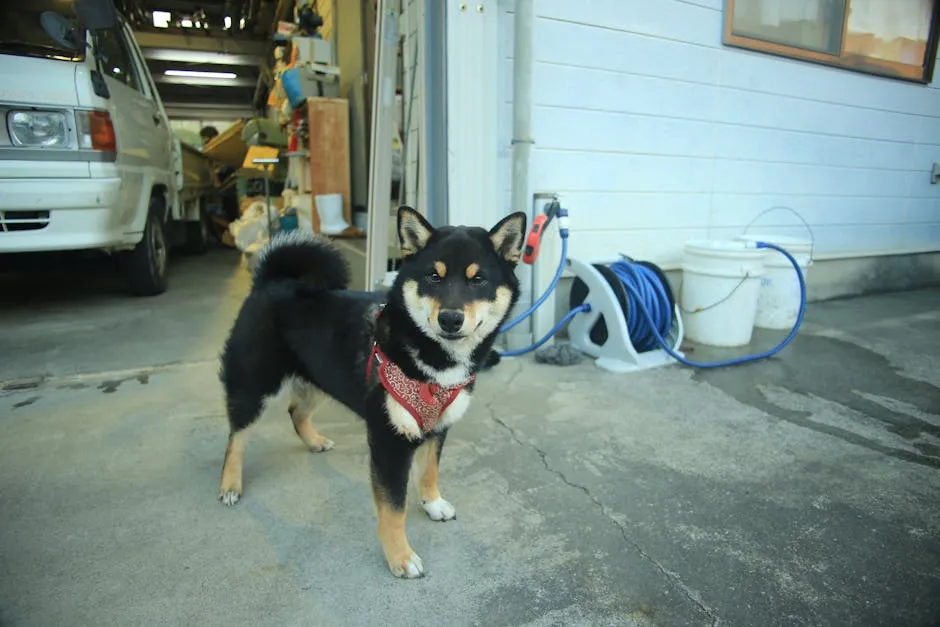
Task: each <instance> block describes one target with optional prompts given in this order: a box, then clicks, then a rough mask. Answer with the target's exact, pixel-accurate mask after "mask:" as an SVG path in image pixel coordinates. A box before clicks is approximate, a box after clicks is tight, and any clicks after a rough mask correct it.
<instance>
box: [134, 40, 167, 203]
mask: <svg viewBox="0 0 940 627" xmlns="http://www.w3.org/2000/svg"><path fill="white" fill-rule="evenodd" d="M124 38H125V40H126V41H127V46H128V50H130V51H131V54H132V56H133V58H134V65H135V66H136V67H137V74H138V76H139V77H140V82H141V84H142V87H143V88H142V89H141V90H140V92H141V94H142V95H143V97H144V100H142V101H141V102H140V107H141V111H142V115H143V114H146V115H143V117H146V118H147V119H148V120H149V121H150V123H151V126H150V138H151V139H152V144H151V146H150V147H149V151H150V155H151V159H150V163H149V165H150V167H151V168H152V169H153V171H152V177H153V180H155V181H158V182H161V183H164V184H166V185H167V186H168V187H172V185H171V180H172V178H173V174H174V171H175V168H174V163H173V138H174V134H173V130H172V129H171V128H170V121H169V119H168V118H167V115H166V111H165V110H164V108H163V104H162V102H161V101H160V94H159V93H158V92H157V86H156V85H155V84H154V81H153V77H152V76H151V75H150V70H149V69H148V68H147V62H146V61H145V60H144V56H143V53H142V52H141V51H140V47H139V46H138V45H137V41H136V40H135V39H134V32H133V30H131V27H130V25H128V24H127V23H124Z"/></svg>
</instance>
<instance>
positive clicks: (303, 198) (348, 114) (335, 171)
mask: <svg viewBox="0 0 940 627" xmlns="http://www.w3.org/2000/svg"><path fill="white" fill-rule="evenodd" d="M115 4H116V7H117V9H118V10H119V11H120V12H121V14H122V15H124V16H125V18H126V19H127V21H128V23H129V25H130V26H131V27H132V29H133V31H134V34H135V37H136V38H137V41H138V44H139V45H140V48H141V50H142V52H143V55H144V57H145V60H146V63H147V65H148V66H149V69H150V72H151V74H152V76H153V77H154V81H155V82H156V84H157V89H158V91H159V92H160V96H161V99H162V100H163V103H164V106H165V108H166V111H167V115H168V117H169V118H170V121H171V126H172V128H173V131H174V133H175V135H176V136H177V137H178V138H179V140H180V141H181V142H183V143H186V144H188V145H190V146H192V147H193V148H196V149H198V150H200V151H202V152H203V153H204V154H206V155H208V156H209V157H210V159H211V160H212V166H213V167H214V169H215V173H216V179H217V180H216V181H215V182H216V193H215V194H213V198H212V200H211V201H210V202H209V212H208V213H209V220H210V225H211V227H212V228H211V232H212V233H213V234H214V235H215V239H216V240H217V242H218V244H219V245H220V246H222V247H228V248H235V249H236V250H240V251H241V252H242V253H243V255H242V257H243V258H244V259H245V260H246V261H247V262H248V263H249V264H250V262H251V254H252V253H253V252H254V251H256V250H257V249H258V248H259V246H260V245H261V244H262V243H263V241H262V238H263V236H257V237H255V235H256V233H257V229H252V228H249V229H247V230H243V231H242V237H235V234H236V233H237V232H238V231H239V230H240V227H242V226H243V225H249V223H251V222H254V223H255V224H258V223H260V222H265V223H269V224H270V228H273V230H278V229H280V228H295V225H297V226H296V228H307V229H312V230H314V231H318V232H321V233H325V234H328V235H330V237H331V238H332V239H333V240H334V242H335V243H337V245H338V246H339V248H340V249H341V250H343V252H344V254H345V255H346V257H347V260H348V261H349V262H350V266H351V270H352V277H353V287H354V288H357V287H358V288H365V263H366V254H367V247H368V239H367V237H368V236H367V233H368V223H369V215H368V212H369V206H370V202H369V199H370V196H369V194H370V190H369V185H370V181H369V158H370V154H369V153H370V149H371V146H370V140H371V125H372V122H373V121H372V119H371V117H372V116H371V107H372V102H371V101H372V89H371V84H370V82H369V77H370V76H371V74H372V72H371V69H372V65H373V64H374V58H373V57H374V41H375V29H376V26H375V16H376V8H377V6H378V2H377V1H376V0H355V1H352V0H348V1H340V0H207V1H200V2H193V1H188V0H118V1H117V2H116V3H115ZM400 8H401V7H399V9H400ZM399 30H400V32H401V33H403V35H402V36H401V37H399V42H398V48H399V54H398V59H397V60H396V63H395V84H396V89H395V99H396V106H395V108H394V114H395V118H396V119H395V120H394V121H393V122H391V123H392V124H393V128H394V131H393V140H392V143H391V145H386V147H385V148H383V149H382V150H384V151H385V153H386V154H385V155H384V157H385V158H387V159H390V160H391V161H392V163H393V167H392V177H391V184H390V186H389V193H388V195H387V197H388V199H389V203H388V207H387V208H388V210H390V211H394V208H395V207H397V205H398V204H399V203H400V202H402V201H404V200H406V198H405V196H404V194H403V192H404V190H402V186H401V181H402V179H403V172H404V168H403V167H402V158H401V155H402V154H403V152H404V151H403V150H402V148H403V146H404V139H403V129H404V124H405V107H404V106H403V103H405V102H406V101H412V102H413V100H414V85H413V82H412V90H411V94H410V98H409V95H408V94H407V93H406V90H405V89H404V85H405V83H406V80H405V78H406V73H407V72H408V71H409V70H411V69H413V67H414V64H415V63H416V62H417V59H416V58H415V59H413V63H412V67H411V68H406V67H405V65H404V63H403V62H402V55H401V50H402V48H403V46H404V45H406V34H407V33H408V29H406V28H401V29H399ZM290 70H293V76H292V77H291V78H292V79H295V80H296V83H298V84H299V85H298V86H295V85H294V84H293V83H292V86H294V88H295V91H294V92H293V93H292V94H290V95H288V94H286V93H285V80H287V79H283V80H282V75H283V74H284V73H285V72H288V71H290ZM288 89H289V88H288ZM416 125H417V124H416V123H415V124H412V128H414V127H415V126H416ZM206 127H211V128H213V129H215V130H216V131H217V132H218V136H217V137H215V138H214V139H213V140H210V141H208V142H204V141H203V138H202V137H200V131H201V130H202V129H204V128H206ZM417 149H418V148H417V146H415V147H414V148H412V151H411V152H412V154H415V153H416V151H417ZM258 158H262V159H264V158H269V159H270V158H276V159H279V163H278V164H277V165H273V166H261V165H258V164H256V163H255V162H254V160H255V159H258ZM265 176H267V177H268V179H269V180H268V184H269V189H268V193H267V195H266V194H265V191H264V190H265V188H264V179H265ZM285 190H287V191H286V193H285ZM337 194H339V197H337V196H336V195H337ZM266 197H267V198H270V200H271V203H270V206H269V205H268V203H267V202H266V201H265V198H266ZM321 201H322V202H321ZM340 201H341V210H340V209H339V207H340V204H339V202H340ZM412 202H413V196H412ZM385 209H386V207H384V206H382V210H385ZM272 214H273V220H271V216H272ZM327 214H329V217H327ZM233 222H236V223H237V224H235V225H232V223H233ZM230 225H232V226H230ZM249 226H250V225H249ZM385 235H386V238H387V239H388V246H387V247H386V249H385V250H384V251H383V252H386V253H387V255H388V259H389V261H388V266H389V268H390V269H391V268H392V267H393V266H394V263H395V261H396V259H397V248H398V247H397V241H396V238H395V235H394V232H393V230H392V232H386V233H385ZM252 244H254V245H252Z"/></svg>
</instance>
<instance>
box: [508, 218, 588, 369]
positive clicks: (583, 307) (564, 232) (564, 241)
mask: <svg viewBox="0 0 940 627" xmlns="http://www.w3.org/2000/svg"><path fill="white" fill-rule="evenodd" d="M567 217H568V210H567V209H564V208H561V207H559V208H558V218H559V228H558V232H559V234H560V235H561V258H560V260H559V262H558V269H557V270H556V271H555V276H554V277H552V282H551V283H549V284H548V289H547V290H545V293H544V294H542V295H541V296H540V297H539V299H538V300H537V301H535V302H534V303H532V306H531V307H529V308H528V309H526V310H525V311H523V312H522V313H521V314H519V315H518V316H517V317H516V318H515V319H513V320H510V321H509V322H507V323H505V324H504V325H503V326H501V327H500V328H499V332H500V333H505V332H506V331H508V330H509V329H511V328H513V327H514V326H516V325H517V324H519V323H520V322H522V321H523V320H525V319H526V318H528V317H529V316H531V315H532V312H534V311H535V310H536V309H538V308H539V307H541V305H542V303H544V302H545V299H546V298H548V295H549V294H551V293H552V292H553V291H554V290H555V288H556V287H557V286H558V282H559V281H560V280H561V275H562V274H564V272H565V265H566V264H567V261H568V227H567V226H562V224H564V219H565V218H567ZM590 310H591V306H590V305H588V304H587V303H582V304H580V305H578V306H577V307H575V308H574V309H572V310H571V311H569V312H568V313H567V314H565V316H564V317H563V318H562V319H561V320H559V321H558V324H556V325H555V326H553V327H552V328H551V330H550V331H549V332H548V333H546V334H545V335H544V336H543V337H542V339H540V340H539V341H537V342H535V343H534V344H532V345H530V346H525V347H523V348H516V349H512V350H507V351H502V352H500V351H497V353H499V355H500V357H517V356H519V355H524V354H526V353H529V352H531V351H534V350H535V349H537V348H538V347H540V346H541V345H542V344H544V343H545V342H547V341H548V340H550V339H551V338H552V337H553V336H554V335H555V334H556V333H558V332H559V331H561V329H562V327H564V326H565V325H566V324H568V321H569V320H571V319H572V318H574V317H575V315H577V314H579V313H581V312H582V311H590Z"/></svg>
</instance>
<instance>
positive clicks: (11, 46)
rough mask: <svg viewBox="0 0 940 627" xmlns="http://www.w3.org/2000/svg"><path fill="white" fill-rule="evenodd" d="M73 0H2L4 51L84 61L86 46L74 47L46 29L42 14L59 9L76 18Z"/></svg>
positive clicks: (0, 50) (0, 24)
mask: <svg viewBox="0 0 940 627" xmlns="http://www.w3.org/2000/svg"><path fill="white" fill-rule="evenodd" d="M72 7H73V5H72V0H31V1H29V2H26V1H19V2H8V1H0V54H13V55H18V56H24V57H45V58H49V59H64V60H68V61H81V60H82V59H84V58H85V51H84V50H71V49H69V48H68V47H66V46H63V45H62V44H60V43H57V42H56V40H55V39H53V38H52V37H50V36H49V34H48V33H46V31H45V30H43V27H42V22H40V16H41V15H42V14H43V12H44V11H55V12H56V13H59V14H60V15H64V16H65V17H67V18H69V19H71V20H73V23H74V20H75V11H74V10H73V8H72Z"/></svg>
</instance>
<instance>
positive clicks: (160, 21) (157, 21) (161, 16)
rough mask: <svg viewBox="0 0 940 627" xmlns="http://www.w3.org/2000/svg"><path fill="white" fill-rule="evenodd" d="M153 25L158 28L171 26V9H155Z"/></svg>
mask: <svg viewBox="0 0 940 627" xmlns="http://www.w3.org/2000/svg"><path fill="white" fill-rule="evenodd" d="M153 25H154V26H155V27H157V28H169V27H170V13H169V11H154V12H153Z"/></svg>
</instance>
